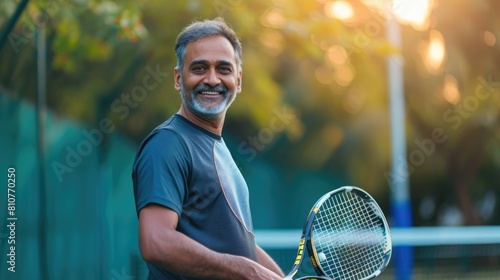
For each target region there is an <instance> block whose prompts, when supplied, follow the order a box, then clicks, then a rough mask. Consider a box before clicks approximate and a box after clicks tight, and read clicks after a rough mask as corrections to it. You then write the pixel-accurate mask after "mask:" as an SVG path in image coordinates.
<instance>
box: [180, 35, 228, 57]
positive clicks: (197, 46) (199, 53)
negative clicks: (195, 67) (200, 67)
mask: <svg viewBox="0 0 500 280" xmlns="http://www.w3.org/2000/svg"><path fill="white" fill-rule="evenodd" d="M194 60H196V61H198V60H201V61H209V62H217V61H228V62H231V63H234V64H236V56H235V52H234V48H233V45H231V43H230V42H229V40H228V39H226V38H225V37H223V36H209V37H203V38H201V39H198V40H196V41H194V42H191V43H189V44H188V45H187V46H186V56H185V57H184V62H185V64H189V63H190V62H191V61H194Z"/></svg>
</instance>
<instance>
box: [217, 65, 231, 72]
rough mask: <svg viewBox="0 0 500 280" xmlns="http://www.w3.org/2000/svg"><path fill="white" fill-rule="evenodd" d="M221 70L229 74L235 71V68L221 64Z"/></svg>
mask: <svg viewBox="0 0 500 280" xmlns="http://www.w3.org/2000/svg"><path fill="white" fill-rule="evenodd" d="M219 71H220V72H221V73H224V74H229V73H232V72H233V69H232V68H231V67H229V66H220V67H219Z"/></svg>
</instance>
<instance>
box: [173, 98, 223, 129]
mask: <svg viewBox="0 0 500 280" xmlns="http://www.w3.org/2000/svg"><path fill="white" fill-rule="evenodd" d="M177 113H178V114H179V115H181V116H183V117H184V118H186V119H188V120H189V121H190V122H192V123H194V124H196V125H197V126H199V127H201V128H204V129H206V130H208V131H210V132H212V133H214V134H217V135H222V127H223V125H224V116H222V118H220V119H217V120H206V119H204V118H201V117H199V116H197V115H195V114H193V113H192V112H191V111H189V110H188V109H187V108H186V107H185V106H184V104H182V105H181V108H180V109H179V111H178V112H177Z"/></svg>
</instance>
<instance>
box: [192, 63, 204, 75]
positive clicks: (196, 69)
mask: <svg viewBox="0 0 500 280" xmlns="http://www.w3.org/2000/svg"><path fill="white" fill-rule="evenodd" d="M205 69H206V67H205V66H203V65H194V66H193V67H191V71H193V72H196V73H200V72H203V71H205Z"/></svg>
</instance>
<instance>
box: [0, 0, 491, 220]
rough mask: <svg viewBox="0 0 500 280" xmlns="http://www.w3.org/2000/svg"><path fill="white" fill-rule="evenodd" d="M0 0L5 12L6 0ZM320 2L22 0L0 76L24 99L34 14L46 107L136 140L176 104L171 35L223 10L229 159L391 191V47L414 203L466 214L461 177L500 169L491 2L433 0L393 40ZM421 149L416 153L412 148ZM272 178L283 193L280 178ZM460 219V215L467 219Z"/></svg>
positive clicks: (1, 14) (375, 17) (374, 20)
mask: <svg viewBox="0 0 500 280" xmlns="http://www.w3.org/2000/svg"><path fill="white" fill-rule="evenodd" d="M4 2H5V4H4V5H2V7H1V8H0V22H2V23H3V22H5V20H6V18H7V17H8V15H9V14H11V13H12V11H13V9H14V7H15V2H16V1H14V0H6V1H4ZM325 2H327V1H291V0H281V1H267V0H252V1H243V0H211V1H195V0H185V1H168V3H167V2H165V1H160V0H144V1H131V0H124V1H119V2H118V1H95V0H94V1H91V0H89V1H69V0H52V1H41V0H38V1H36V0H33V1H31V2H30V4H29V8H28V10H27V11H26V12H25V13H24V15H23V18H22V19H21V21H20V22H19V23H18V25H17V26H16V28H15V30H14V31H13V33H12V34H10V35H11V36H10V41H9V44H8V45H6V46H4V47H3V49H1V50H0V55H1V61H2V63H1V65H0V84H1V85H2V87H4V88H7V89H9V90H10V91H11V92H15V93H16V94H17V95H19V98H25V99H27V100H31V101H34V92H35V84H34V83H33V82H30V81H32V80H33V79H32V77H34V70H33V69H35V66H36V62H35V54H34V53H35V50H34V46H35V36H34V34H35V32H34V30H35V23H37V22H40V23H42V24H41V25H42V26H44V27H45V29H46V31H47V35H48V36H47V39H48V43H49V46H50V51H49V53H48V58H49V61H50V68H49V69H47V71H48V72H47V77H48V94H47V104H48V105H49V107H50V108H51V109H52V110H54V111H55V112H56V113H58V114H61V115H64V116H69V117H71V118H74V119H77V120H80V121H83V122H86V123H89V124H90V125H94V126H95V127H97V126H98V123H99V122H100V121H101V120H102V119H104V118H109V119H110V120H111V121H112V122H113V125H115V126H116V128H117V130H116V131H119V132H120V133H123V134H124V135H126V136H127V137H129V138H131V139H133V140H135V141H136V143H138V142H139V141H140V140H141V139H143V138H144V136H145V135H146V134H147V133H149V131H150V130H151V129H153V128H154V127H156V126H157V125H158V124H159V123H161V122H162V121H163V120H164V119H166V118H167V117H168V116H170V115H171V114H173V113H175V112H176V111H177V110H178V108H179V102H180V98H179V96H178V93H176V92H175V90H174V88H173V68H174V67H175V65H176V60H175V54H174V49H173V47H174V46H173V45H174V42H175V38H176V36H177V34H178V33H179V31H180V30H181V28H182V27H184V26H185V25H186V24H188V23H190V22H192V21H193V20H194V19H205V18H214V17H217V16H221V17H223V18H225V20H226V21H227V22H228V23H230V24H231V25H232V26H233V27H234V29H235V30H236V32H237V33H238V35H239V36H240V38H241V40H242V42H243V49H244V52H243V53H244V54H243V69H244V70H243V92H242V93H241V94H240V95H239V96H238V98H237V100H236V102H235V103H234V104H233V106H232V108H231V109H230V110H229V116H228V118H227V123H226V127H225V130H224V134H225V135H226V137H227V138H230V139H232V140H233V141H232V143H233V144H232V145H233V146H234V149H232V150H233V151H235V153H236V155H235V157H236V158H240V167H241V168H242V169H243V170H247V171H248V172H249V173H252V170H251V169H252V165H253V164H255V162H254V159H255V158H257V159H263V160H266V161H268V162H269V163H270V164H271V165H272V166H274V167H273V168H274V170H275V172H277V173H278V174H279V176H280V178H282V180H283V182H293V181H294V180H298V178H301V179H300V180H299V181H301V182H304V181H307V180H306V179H304V176H305V175H304V174H303V173H301V172H302V171H307V172H306V173H307V174H316V175H315V176H318V177H321V178H330V179H331V178H336V179H337V181H336V182H337V183H342V182H343V183H346V184H353V185H359V186H361V187H363V188H365V189H367V190H368V191H370V192H371V193H373V194H374V195H375V196H388V195H389V186H388V180H387V177H386V176H385V175H386V174H387V172H388V171H389V170H390V130H389V110H388V97H387V86H386V84H387V82H386V81H387V77H386V74H385V73H386V59H387V56H388V55H391V54H401V55H402V56H403V57H404V65H405V73H404V79H405V97H406V104H407V105H406V106H407V115H408V119H407V125H408V127H407V139H408V140H407V143H408V158H407V159H406V161H407V163H409V165H410V168H411V169H410V171H411V177H410V179H411V185H412V197H414V198H415V201H414V203H415V205H417V204H418V203H419V200H420V199H422V198H423V197H425V196H426V195H429V194H432V195H434V196H436V197H442V196H443V193H445V192H451V190H455V194H456V195H457V197H459V198H460V199H459V201H462V202H461V203H462V204H461V208H462V210H463V212H464V213H465V212H469V213H473V212H474V209H472V208H471V207H470V205H469V206H468V204H467V202H465V203H464V202H463V201H467V199H465V200H464V197H465V198H466V197H467V193H468V191H467V190H468V188H471V187H473V188H474V189H476V188H477V189H481V190H487V189H491V188H494V187H495V186H498V185H500V184H498V182H499V180H500V178H499V177H498V175H496V173H495V172H494V171H492V170H498V167H499V166H500V160H499V158H500V156H499V154H500V147H499V146H500V144H499V143H500V142H499V137H498V131H499V129H498V128H499V122H498V120H499V117H498V111H499V109H500V99H499V94H498V93H499V88H498V85H499V84H498V83H499V82H500V73H499V72H500V68H499V67H500V66H499V65H500V64H499V63H496V62H498V61H500V60H499V57H500V55H499V54H500V52H499V46H500V44H499V43H498V42H496V43H493V45H491V40H492V39H491V36H493V38H497V39H496V40H497V41H498V38H500V34H499V33H498V28H497V26H498V24H499V21H500V20H499V18H498V15H496V14H495V12H496V11H498V8H499V4H498V3H497V1H494V0H481V1H466V0H460V1H456V0H447V1H440V2H439V5H436V6H435V9H434V10H433V11H432V13H431V21H430V22H431V23H430V26H429V28H428V29H426V30H415V29H413V28H412V27H410V26H406V25H403V26H402V35H403V49H402V50H400V49H398V48H396V47H395V46H392V45H390V44H389V43H388V42H387V41H386V39H385V28H386V26H385V25H386V24H385V18H384V17H382V16H381V15H380V14H378V13H377V12H376V11H374V10H373V9H371V8H367V7H366V6H364V5H363V4H362V3H361V2H360V1H350V3H351V4H352V5H353V7H354V8H355V13H356V17H357V18H358V20H357V21H353V22H342V21H341V20H339V19H336V18H333V17H329V16H327V15H326V13H325V11H324V8H325ZM457 19H460V20H457ZM435 31H438V32H439V33H440V34H442V36H443V38H444V42H445V49H446V59H445V60H444V62H443V63H442V65H441V66H440V67H439V68H438V69H437V70H432V71H431V70H429V69H428V65H427V64H426V61H425V58H424V54H423V51H422V50H423V49H424V46H425V44H427V43H428V42H429V38H430V37H431V33H432V34H434V33H433V32H435ZM486 32H489V33H486ZM485 34H487V35H488V36H490V39H489V41H488V42H489V43H490V45H488V44H486V43H485V42H486V41H485V39H484V38H483V37H484V36H486V35H485ZM495 36H496V37H495ZM157 70H159V71H160V74H161V75H160V76H156V78H157V79H154V80H153V79H152V80H151V81H153V82H155V86H154V87H148V86H146V85H145V84H144V81H145V78H146V77H148V76H149V77H151V75H152V71H153V72H155V71H157ZM28 73H29V74H28ZM446 81H448V82H449V81H456V84H457V87H458V92H459V97H458V98H459V99H458V102H456V103H450V101H449V100H447V99H446V98H449V96H448V97H447V95H446V93H445V85H446ZM497 81H498V82H497ZM477 92H480V93H483V95H481V96H480V97H481V98H483V97H484V99H481V98H479V97H477V96H475V95H477ZM488 93H490V94H488ZM486 96H487V97H486ZM474 98H475V99H474ZM476 101H477V106H476V105H475V104H476V103H475V102H476ZM464 108H469V109H471V110H465V111H464ZM283 115H285V116H288V118H286V119H283ZM280 116H281V117H282V119H279V117H280ZM276 120H279V121H281V122H280V123H277V122H276ZM439 128H441V129H443V130H444V131H445V133H446V135H445V136H446V137H447V138H446V139H447V140H446V141H445V142H443V143H435V149H434V150H433V152H432V153H429V154H426V153H423V151H422V150H421V147H420V146H419V145H418V144H416V143H417V142H418V143H420V142H421V141H423V140H425V139H432V133H433V131H435V129H439ZM251 139H257V140H258V142H255V143H254V144H252V141H251ZM419 141H420V142H419ZM471 143H473V144H472V145H471ZM244 151H252V153H251V154H245V153H244ZM419 151H420V152H421V153H423V155H424V158H423V160H422V161H416V159H417V158H416V157H415V158H412V157H411V155H412V154H411V153H412V152H415V153H416V152H419ZM248 155H251V156H250V157H248V158H245V156H248ZM478 155H480V156H478ZM257 159H255V160H257ZM290 172H291V173H290ZM318 174H321V175H318ZM338 174H346V175H345V176H346V177H344V176H340V175H338ZM311 176H312V175H311ZM476 176H480V177H479V178H476ZM485 178H487V179H485ZM490 179H491V180H490ZM325 180H327V179H325ZM312 181H314V180H312ZM436 182H440V183H439V184H437V183H436ZM442 182H445V183H442ZM487 182H491V183H487ZM463 183H464V184H465V185H462V184H463ZM443 184H444V185H443ZM268 187H271V186H268ZM330 187H331V188H334V187H336V186H334V185H331V186H330ZM276 188H277V192H278V193H280V192H281V194H283V193H286V192H287V191H288V190H287V188H286V187H285V186H284V184H283V185H282V186H281V187H280V186H276ZM318 188H319V187H318ZM496 188H498V187H496ZM496 191H498V189H497V190H496ZM479 193H480V192H479ZM469 202H470V203H469V204H472V202H471V201H469ZM385 207H386V208H387V205H385ZM416 215H417V216H418V214H416ZM466 216H467V215H466ZM469 216H471V217H473V216H474V215H473V214H470V215H469ZM471 219H472V220H467V221H466V222H467V223H475V222H478V219H474V218H471ZM417 221H419V222H422V223H423V222H429V223H437V214H435V216H433V217H432V221H420V220H419V219H418V217H417ZM484 222H485V223H487V222H488V220H487V221H484Z"/></svg>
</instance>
